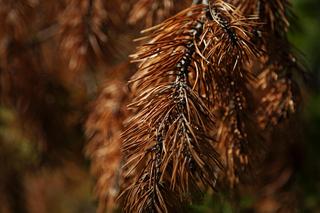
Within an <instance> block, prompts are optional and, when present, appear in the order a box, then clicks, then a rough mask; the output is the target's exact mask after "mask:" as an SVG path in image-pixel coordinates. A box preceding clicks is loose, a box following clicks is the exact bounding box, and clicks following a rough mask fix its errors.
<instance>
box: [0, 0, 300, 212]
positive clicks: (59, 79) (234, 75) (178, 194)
mask: <svg viewBox="0 0 320 213" xmlns="http://www.w3.org/2000/svg"><path fill="white" fill-rule="evenodd" d="M292 16H293V15H292V12H291V11H290V3H289V1H287V0H269V1H267V0H248V1H240V0H225V1H223V0H194V1H193V2H192V1H188V0H185V1H173V0H137V1H129V2H128V3H127V2H123V1H116V0H114V1H105V0H83V1H76V0H59V1H46V2H42V1H37V0H29V1H21V0H15V1H10V0H0V26H1V28H2V29H1V31H0V80H1V81H0V84H1V85H0V88H1V91H0V92H1V93H0V96H1V107H2V106H5V107H10V108H12V110H14V111H16V112H17V118H18V119H17V120H20V123H21V124H22V126H23V127H24V129H25V130H26V132H28V135H29V136H28V137H30V138H32V141H36V143H35V144H37V151H38V152H39V153H40V154H39V155H40V158H43V159H42V161H44V162H46V163H48V162H49V164H51V163H52V162H53V161H54V160H52V159H55V160H56V158H59V157H57V156H59V154H60V153H62V151H61V150H70V147H69V145H66V144H67V143H66V142H65V141H74V140H77V141H80V145H78V146H77V145H75V147H76V148H74V149H73V151H72V154H70V152H68V154H70V155H71V156H72V157H74V158H75V159H77V160H78V158H80V157H79V156H78V152H80V151H79V150H81V149H82V144H81V141H82V138H81V136H82V132H81V130H79V129H80V128H79V127H80V126H82V125H84V129H85V131H84V133H85V135H86V137H87V141H88V142H87V144H86V146H85V153H86V156H87V157H88V158H90V160H91V171H92V174H93V175H94V176H95V177H96V187H95V192H96V195H97V197H98V200H99V206H98V212H105V211H108V212H111V211H113V210H115V209H116V208H120V209H122V210H123V211H124V212H179V211H181V212H183V211H186V210H185V207H186V206H187V205H189V204H190V203H195V202H198V201H200V200H201V197H202V195H203V194H205V193H206V192H208V191H212V190H213V191H218V193H219V189H220V188H222V187H223V186H228V189H229V190H232V191H236V190H237V186H239V185H240V186H243V185H246V181H248V180H249V181H250V180H251V181H252V178H256V179H255V180H256V181H254V182H256V183H257V184H256V185H255V186H251V187H252V188H251V190H252V189H253V190H258V192H261V196H260V197H259V201H258V202H257V206H256V209H257V211H259V209H261V208H262V207H261V206H263V204H261V205H260V204H259V203H263V202H270V200H272V201H274V203H276V202H275V200H277V195H276V194H277V192H281V194H282V193H284V194H285V195H286V198H288V199H284V200H285V201H284V202H283V203H286V202H288V203H290V202H294V200H295V199H294V198H292V197H294V196H293V195H294V194H292V193H290V192H287V191H286V190H284V189H283V188H284V186H286V183H287V182H289V180H290V177H291V175H292V174H293V173H294V168H293V167H292V165H291V164H290V163H291V162H287V161H286V158H282V157H281V155H282V154H286V155H289V154H288V152H286V150H284V148H283V147H286V146H287V145H288V146H291V145H292V144H289V143H288V142H287V140H282V141H281V140H280V141H279V139H277V138H276V137H275V135H283V134H284V132H286V131H287V129H288V128H290V127H291V122H292V120H291V119H292V115H293V114H295V113H296V112H297V110H298V109H299V103H300V99H301V98H300V93H299V86H298V85H297V83H296V82H295V80H294V79H295V78H296V77H297V75H296V73H299V72H301V71H302V70H303V68H302V66H301V65H300V64H299V63H298V60H297V58H296V56H295V54H294V53H293V50H292V47H291V44H290V43H289V41H288V39H287V31H288V29H289V26H290V21H291V18H292ZM41 17H42V18H41ZM43 17H45V18H43ZM141 26H142V27H149V28H147V29H145V30H143V31H142V37H141V38H138V39H136V40H135V43H133V42H131V40H133V39H134V38H135V37H136V36H137V34H138V33H137V32H138V31H140V30H141V29H140V27H141ZM136 44H138V48H137V50H136V52H135V53H134V54H132V55H131V56H130V57H131V61H132V62H133V64H134V65H132V66H129V65H128V63H129V62H128V58H127V55H128V54H129V52H132V51H134V50H133V49H134V47H135V45H136ZM132 70H135V71H134V72H133V71H132ZM79 71H81V72H79ZM128 85H129V86H128ZM97 88H98V89H97ZM97 94H98V95H97ZM95 96H97V98H96V100H95V101H93V103H92V104H91V107H89V108H88V109H87V108H86V106H87V105H88V103H89V102H90V101H91V100H92V99H94V97H95ZM293 117H294V116H293ZM84 118H86V121H85V122H84V120H85V119H84ZM284 120H285V122H284V123H285V124H283V122H282V121H284ZM280 127H281V128H280ZM276 130H277V134H276V133H275V132H276ZM57 132H59V134H57ZM79 132H80V133H79ZM279 132H280V133H279ZM79 135H80V136H79ZM0 139H1V141H5V139H3V140H2V137H0ZM1 141H0V142H1ZM277 142H279V143H277ZM1 143H2V142H1ZM0 145H1V144H0ZM273 148H274V149H278V148H279V150H281V151H279V152H276V151H275V150H273ZM77 151H78V152H77ZM3 152H4V153H3V155H4V156H7V154H6V151H3ZM52 153H55V155H52ZM57 153H58V154H57ZM47 156H48V157H47ZM270 156H278V157H277V158H276V159H279V162H280V163H279V162H276V163H274V161H272V162H269V161H268V159H269V158H270ZM279 156H280V157H279ZM50 159H51V160H50ZM59 161H63V159H60V158H59ZM268 162H269V163H268ZM53 164H54V163H53ZM261 166H263V168H266V169H265V170H261V169H259V167H261ZM267 170H270V172H269V173H268V171H267ZM26 171H28V169H27V168H26V169H25V170H21V171H16V170H15V171H14V172H13V173H14V174H17V175H16V176H21V177H24V176H25V173H26ZM278 173H281V174H283V175H279V176H280V177H279V176H278ZM6 174H9V175H11V174H12V173H10V172H7V171H6ZM9 175H7V176H8V177H7V176H6V177H5V178H4V180H6V181H7V180H10V177H9ZM264 177H268V178H266V179H264ZM37 178H38V177H37ZM40 179H41V178H40ZM19 181H20V182H19ZM22 181H23V180H20V179H17V180H16V182H18V183H17V185H19V184H20V185H21V182H22ZM270 181H272V183H270ZM10 184H16V183H10ZM20 185H19V186H20ZM21 187H22V186H21ZM255 187H256V188H255ZM22 188H23V187H22ZM38 188H39V189H40V188H43V186H42V187H38ZM0 192H1V189H0ZM6 192H7V191H6ZM6 192H5V193H6ZM5 193H2V194H5ZM35 194H37V193H35ZM15 196H16V195H15V194H14V195H12V197H10V199H11V200H14V199H15ZM291 198H292V199H291ZM5 199H9V198H6V196H3V195H1V194H0V202H2V200H5ZM16 199H19V200H20V201H21V200H22V199H23V198H21V197H20V196H16ZM10 202H12V201H10ZM17 202H18V201H17ZM19 203H20V202H19ZM19 205H20V204H19ZM21 205H24V204H23V202H21ZM281 205H282V204H281V203H280V202H279V203H276V204H275V206H276V207H275V208H274V210H279V209H281V208H282V207H281ZM44 206H45V205H44ZM286 206H290V205H286ZM8 208H9V207H8ZM43 208H44V209H45V207H43ZM284 209H287V208H285V207H284Z"/></svg>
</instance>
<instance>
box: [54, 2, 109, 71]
mask: <svg viewBox="0 0 320 213" xmlns="http://www.w3.org/2000/svg"><path fill="white" fill-rule="evenodd" d="M107 21H108V13H107V11H106V2H104V1H103V0H87V1H77V0H68V1H66V7H65V9H64V11H63V13H61V16H60V17H59V25H60V32H59V34H60V37H61V43H60V45H61V48H62V52H63V53H64V54H65V56H66V57H67V58H68V61H69V68H70V69H71V70H79V69H81V68H83V66H84V65H86V64H87V63H88V62H90V60H92V58H90V57H89V56H90V55H91V54H90V51H92V52H93V53H94V54H95V55H96V56H100V57H101V56H102V55H103V53H102V47H105V45H106V42H107V41H108V37H107V34H106V28H107V26H106V25H107Z"/></svg>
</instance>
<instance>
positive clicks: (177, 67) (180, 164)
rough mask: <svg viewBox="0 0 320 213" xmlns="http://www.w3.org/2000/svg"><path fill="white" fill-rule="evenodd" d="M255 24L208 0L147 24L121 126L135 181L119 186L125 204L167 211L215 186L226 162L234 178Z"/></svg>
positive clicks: (128, 173) (242, 156) (245, 142)
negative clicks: (131, 95) (124, 121)
mask: <svg viewBox="0 0 320 213" xmlns="http://www.w3.org/2000/svg"><path fill="white" fill-rule="evenodd" d="M255 27H257V24H256V18H255V17H249V18H245V17H244V16H242V15H241V14H240V13H239V11H238V10H237V9H235V8H234V7H233V6H232V5H230V4H227V3H225V2H223V1H212V2H210V3H209V4H206V3H205V4H198V5H193V6H192V7H190V8H188V9H187V10H184V11H183V12H181V13H179V14H177V15H176V16H174V17H172V18H170V19H168V20H166V21H164V22H163V23H161V24H159V25H157V26H155V27H152V28H150V29H148V30H145V31H144V33H145V34H146V35H145V36H144V37H142V38H141V39H139V41H144V43H145V44H143V45H141V46H140V47H139V48H138V52H137V53H136V54H134V55H133V56H132V57H133V59H134V61H135V62H138V63H139V66H138V71H137V72H136V73H135V75H134V76H133V77H132V80H131V81H130V83H131V89H132V94H133V97H134V98H133V100H132V103H131V104H130V105H129V108H131V109H132V111H133V113H132V115H131V116H130V117H129V118H128V121H127V124H126V131H125V132H124V134H123V137H124V142H123V151H124V158H125V161H126V164H125V166H124V170H125V174H124V176H125V177H128V179H131V182H132V183H131V184H130V186H128V187H127V188H126V189H125V190H124V191H123V193H122V196H124V197H125V201H124V205H125V207H124V208H125V211H127V212H130V211H134V212H144V211H146V212H148V211H151V210H152V211H157V212H169V211H172V208H176V205H177V202H178V201H180V202H184V201H191V200H192V195H196V194H198V193H196V192H204V191H206V190H207V187H211V188H213V189H214V188H215V185H216V180H217V178H218V175H220V174H221V173H222V172H221V169H222V168H223V166H225V167H226V170H227V176H228V177H229V179H230V180H231V181H232V182H236V181H237V175H238V173H240V170H244V168H245V167H246V166H247V164H248V161H249V160H248V155H247V153H248V152H247V146H249V143H250V142H251V141H250V142H249V138H250V137H249V136H248V135H247V134H248V131H247V126H246V122H245V121H246V115H247V113H246V111H247V108H248V101H249V99H250V96H251V93H250V91H248V89H247V84H249V83H250V81H251V80H252V79H253V76H252V75H253V73H252V71H251V70H248V69H246V67H247V66H248V64H249V63H250V62H251V60H252V59H254V58H256V57H257V56H258V55H259V51H258V50H257V48H256V47H255V46H254V44H253V43H252V40H253V33H252V32H253V29H254V28H255ZM218 125H219V127H218V128H217V126H218ZM218 152H220V153H221V154H222V155H223V157H222V158H221V157H219V155H218ZM222 171H224V169H222ZM172 197H175V199H173V198H172Z"/></svg>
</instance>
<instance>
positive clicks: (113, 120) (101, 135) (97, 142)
mask: <svg viewBox="0 0 320 213" xmlns="http://www.w3.org/2000/svg"><path fill="white" fill-rule="evenodd" d="M105 85H106V86H105V87H104V89H103V90H102V92H101V94H100V96H99V97H98V99H97V100H96V102H95V104H94V106H93V109H92V113H91V114H90V116H89V118H88V119H87V122H86V135H87V137H88V139H89V144H88V146H87V147H86V153H87V155H88V156H89V157H90V158H91V160H92V165H93V166H92V168H91V169H92V173H93V174H94V175H96V176H97V177H98V179H97V184H96V194H97V195H98V197H99V207H98V210H97V211H98V212H104V211H105V209H109V210H111V209H113V208H114V207H115V206H116V203H115V200H116V197H117V195H118V193H119V190H120V180H119V179H121V177H120V169H119V168H120V167H121V166H122V164H121V154H120V153H121V150H120V148H121V144H122V140H121V138H120V135H121V131H122V129H123V127H122V120H123V119H124V116H125V115H126V112H125V111H126V110H125V109H124V106H125V103H126V102H127V93H128V92H127V90H126V86H125V83H124V82H122V81H116V80H113V81H108V82H106V83H105Z"/></svg>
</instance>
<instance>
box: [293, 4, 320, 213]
mask: <svg viewBox="0 0 320 213" xmlns="http://www.w3.org/2000/svg"><path fill="white" fill-rule="evenodd" d="M293 8H294V12H295V13H296V15H297V17H298V19H297V26H294V27H296V29H293V30H292V32H291V35H290V39H291V41H292V42H293V44H294V45H295V46H296V47H297V48H298V49H299V50H301V52H302V53H303V54H304V60H305V62H306V64H307V68H308V69H309V72H310V77H309V78H307V82H306V84H307V86H306V87H307V88H306V90H307V91H306V94H307V95H306V97H305V100H304V102H305V103H304V107H305V108H304V110H303V111H304V112H303V121H304V125H303V126H304V128H303V132H304V138H305V141H304V142H305V144H304V148H305V150H304V152H305V153H304V161H303V165H302V167H301V171H300V172H299V173H298V183H297V184H298V185H299V186H300V189H301V190H302V198H303V206H302V208H303V212H320V156H319V151H320V41H319V37H320V1H319V0H294V1H293Z"/></svg>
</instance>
